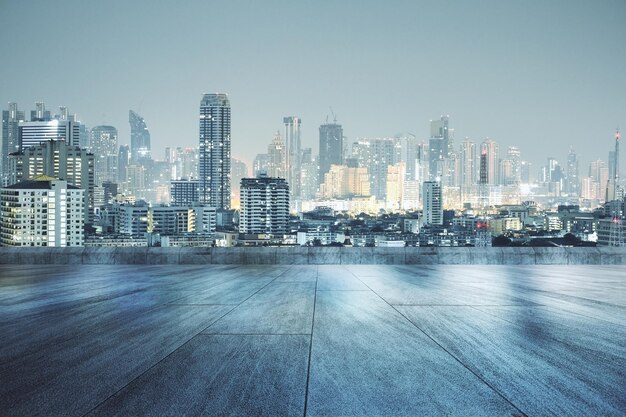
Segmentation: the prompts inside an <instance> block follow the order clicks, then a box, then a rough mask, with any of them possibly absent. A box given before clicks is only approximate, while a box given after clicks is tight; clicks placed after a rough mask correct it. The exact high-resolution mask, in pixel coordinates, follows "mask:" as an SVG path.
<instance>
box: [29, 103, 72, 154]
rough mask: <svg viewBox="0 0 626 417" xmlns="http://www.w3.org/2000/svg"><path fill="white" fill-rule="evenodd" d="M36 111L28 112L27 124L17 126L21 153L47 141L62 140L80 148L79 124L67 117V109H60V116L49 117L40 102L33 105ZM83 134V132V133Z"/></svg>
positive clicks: (69, 116)
mask: <svg viewBox="0 0 626 417" xmlns="http://www.w3.org/2000/svg"><path fill="white" fill-rule="evenodd" d="M35 106H36V109H35V110H32V111H31V112H30V116H31V119H30V121H29V122H26V121H23V122H20V123H19V125H18V149H19V150H20V151H21V150H23V149H25V148H27V147H29V146H37V145H39V144H40V143H41V142H45V141H49V140H56V141H59V140H63V141H65V143H67V144H68V145H70V146H80V140H81V131H82V130H83V129H81V123H80V122H77V121H76V120H75V117H74V116H73V115H69V113H68V110H67V107H61V108H60V111H61V114H60V115H56V117H55V118H52V117H51V116H50V111H48V110H45V105H44V103H42V102H38V103H35ZM83 134H84V132H83Z"/></svg>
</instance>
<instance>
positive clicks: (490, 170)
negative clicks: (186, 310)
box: [480, 139, 500, 185]
mask: <svg viewBox="0 0 626 417" xmlns="http://www.w3.org/2000/svg"><path fill="white" fill-rule="evenodd" d="M480 153H481V155H482V154H483V153H484V154H485V157H486V159H487V183H488V184H489V185H498V184H499V181H498V171H499V170H498V168H499V165H500V163H499V160H498V159H499V151H498V144H497V143H496V142H494V141H493V140H491V139H485V140H484V141H483V143H482V144H481V145H480Z"/></svg>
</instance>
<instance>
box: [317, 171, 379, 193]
mask: <svg viewBox="0 0 626 417" xmlns="http://www.w3.org/2000/svg"><path fill="white" fill-rule="evenodd" d="M369 195H370V180H369V175H368V172H367V168H364V167H348V166H347V165H331V166H330V170H329V171H328V172H327V173H326V175H324V182H323V183H322V184H321V185H320V196H321V197H322V198H324V199H334V198H349V197H365V196H369Z"/></svg>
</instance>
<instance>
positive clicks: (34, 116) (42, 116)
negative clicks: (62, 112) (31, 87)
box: [30, 101, 52, 122]
mask: <svg viewBox="0 0 626 417" xmlns="http://www.w3.org/2000/svg"><path fill="white" fill-rule="evenodd" d="M50 120H52V115H51V114H50V110H46V105H45V103H44V102H42V101H38V102H36V103H35V110H31V111H30V121H31V122H47V121H50Z"/></svg>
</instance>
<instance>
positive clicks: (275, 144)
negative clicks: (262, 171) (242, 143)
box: [266, 131, 291, 185]
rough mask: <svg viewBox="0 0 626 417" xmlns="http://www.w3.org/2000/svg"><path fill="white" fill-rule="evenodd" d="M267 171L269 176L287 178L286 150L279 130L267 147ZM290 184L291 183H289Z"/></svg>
mask: <svg viewBox="0 0 626 417" xmlns="http://www.w3.org/2000/svg"><path fill="white" fill-rule="evenodd" d="M267 156H268V163H267V172H266V174H267V175H268V176H269V177H274V178H287V169H288V167H289V165H287V152H286V150H285V141H283V138H282V137H281V136H280V132H278V131H277V132H276V134H275V135H274V139H273V140H272V143H270V145H269V146H268V147H267ZM290 185H291V184H290Z"/></svg>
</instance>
